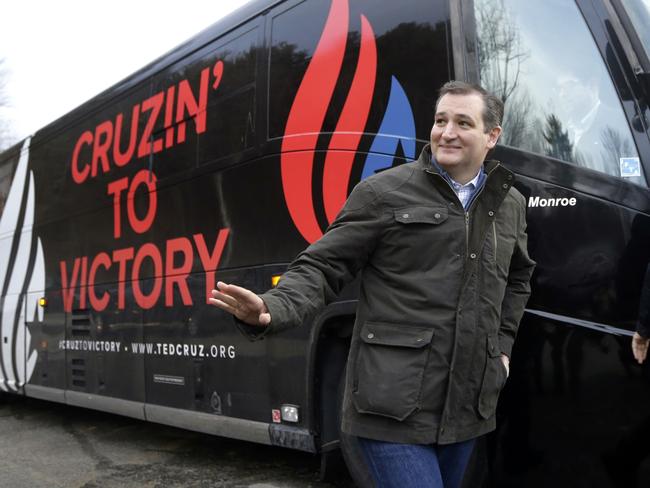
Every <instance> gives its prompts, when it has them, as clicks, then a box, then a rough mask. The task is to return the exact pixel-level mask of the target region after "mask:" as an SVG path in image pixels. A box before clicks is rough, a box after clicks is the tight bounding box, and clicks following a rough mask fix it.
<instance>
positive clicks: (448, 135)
mask: <svg viewBox="0 0 650 488" xmlns="http://www.w3.org/2000/svg"><path fill="white" fill-rule="evenodd" d="M442 137H444V138H445V139H453V138H454V137H456V126H455V125H454V124H453V123H451V122H447V124H445V128H444V129H443V131H442Z"/></svg>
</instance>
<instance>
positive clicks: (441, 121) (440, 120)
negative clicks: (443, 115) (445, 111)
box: [436, 119, 445, 125]
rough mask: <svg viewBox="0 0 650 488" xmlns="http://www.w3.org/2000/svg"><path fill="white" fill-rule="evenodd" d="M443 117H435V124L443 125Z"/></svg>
mask: <svg viewBox="0 0 650 488" xmlns="http://www.w3.org/2000/svg"><path fill="white" fill-rule="evenodd" d="M444 124H445V119H436V125H444Z"/></svg>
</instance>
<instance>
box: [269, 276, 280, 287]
mask: <svg viewBox="0 0 650 488" xmlns="http://www.w3.org/2000/svg"><path fill="white" fill-rule="evenodd" d="M280 278H282V275H274V276H271V285H273V287H274V288H275V287H276V286H278V283H280Z"/></svg>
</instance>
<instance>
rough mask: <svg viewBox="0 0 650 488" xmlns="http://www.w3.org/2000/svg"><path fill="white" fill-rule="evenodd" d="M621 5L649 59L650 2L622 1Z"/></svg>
mask: <svg viewBox="0 0 650 488" xmlns="http://www.w3.org/2000/svg"><path fill="white" fill-rule="evenodd" d="M621 3H622V4H623V7H624V8H625V11H626V12H627V15H628V17H629V18H630V21H631V22H632V25H634V30H635V31H636V33H637V35H638V36H639V40H640V41H641V45H642V46H643V49H644V50H645V54H646V56H647V57H648V58H649V59H650V0H622V2H621Z"/></svg>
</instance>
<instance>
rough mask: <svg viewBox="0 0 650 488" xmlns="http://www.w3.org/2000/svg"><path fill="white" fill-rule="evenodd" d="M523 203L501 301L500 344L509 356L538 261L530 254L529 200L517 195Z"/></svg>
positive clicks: (503, 351) (504, 352)
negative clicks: (528, 230) (527, 233)
mask: <svg viewBox="0 0 650 488" xmlns="http://www.w3.org/2000/svg"><path fill="white" fill-rule="evenodd" d="M518 197H519V198H518V199H517V200H518V203H521V205H520V208H519V212H518V217H517V220H518V223H517V229H518V231H517V233H518V235H517V243H516V245H515V248H514V251H513V254H512V258H511V259H510V269H509V272H508V284H507V285H506V291H505V295H504V298H503V303H502V304H501V327H500V329H499V346H500V347H501V352H502V353H503V354H505V355H507V356H508V357H510V355H511V353H512V346H513V344H514V342H515V336H516V335H517V329H518V328H519V322H520V321H521V318H522V316H523V315H524V309H525V307H526V302H527V301H528V297H529V296H530V278H531V276H532V274H533V270H534V269H535V261H533V260H532V259H530V256H528V236H527V235H526V203H525V200H524V198H523V196H521V195H518Z"/></svg>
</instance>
